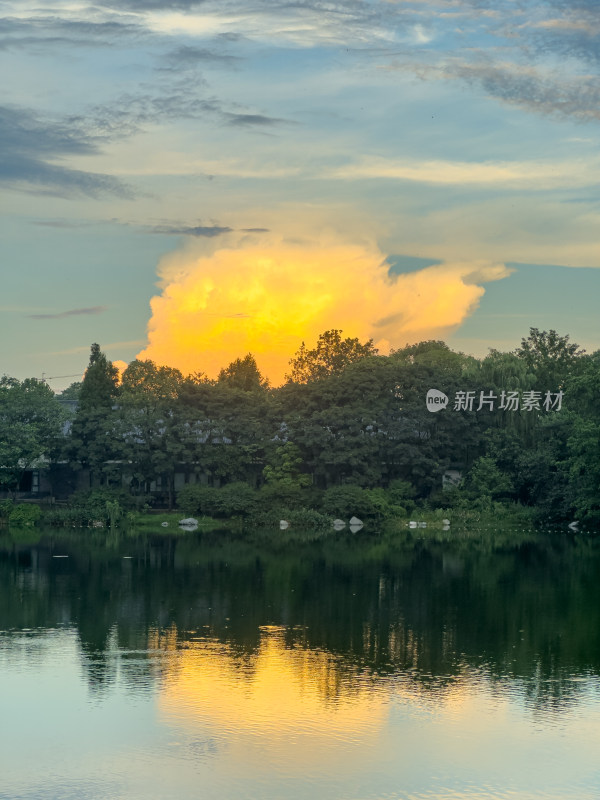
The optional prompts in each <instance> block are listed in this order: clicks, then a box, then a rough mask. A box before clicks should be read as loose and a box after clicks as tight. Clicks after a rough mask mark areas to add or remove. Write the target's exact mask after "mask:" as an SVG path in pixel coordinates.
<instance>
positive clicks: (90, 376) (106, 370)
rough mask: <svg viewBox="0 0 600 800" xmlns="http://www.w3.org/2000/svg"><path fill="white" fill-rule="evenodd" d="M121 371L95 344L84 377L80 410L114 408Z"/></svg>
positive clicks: (80, 393)
mask: <svg viewBox="0 0 600 800" xmlns="http://www.w3.org/2000/svg"><path fill="white" fill-rule="evenodd" d="M118 384H119V370H118V369H117V368H116V367H115V366H114V364H113V363H112V361H109V360H108V359H107V358H106V356H105V355H104V353H103V352H102V351H101V350H100V345H99V344H96V343H94V344H93V345H92V347H91V352H90V363H89V364H88V368H87V369H86V371H85V375H84V376H83V383H82V384H81V389H80V392H79V407H80V408H99V407H101V406H102V407H105V408H110V407H112V405H113V403H114V400H115V397H116V395H117V387H118Z"/></svg>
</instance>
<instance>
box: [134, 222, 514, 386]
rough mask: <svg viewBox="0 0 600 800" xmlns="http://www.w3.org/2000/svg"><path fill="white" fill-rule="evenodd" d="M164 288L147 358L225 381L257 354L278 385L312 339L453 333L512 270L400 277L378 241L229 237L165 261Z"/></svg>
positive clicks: (154, 304)
mask: <svg viewBox="0 0 600 800" xmlns="http://www.w3.org/2000/svg"><path fill="white" fill-rule="evenodd" d="M159 273H160V275H161V278H162V294H161V295H160V296H157V297H154V298H152V301H151V308H152V317H151V319H150V321H149V324H148V346H147V347H146V348H145V349H144V350H143V351H142V352H141V353H139V354H138V356H137V357H138V358H141V359H152V360H153V361H155V362H157V363H158V364H168V365H169V366H172V367H177V368H178V369H180V370H181V371H182V372H184V373H187V372H196V371H201V372H205V373H206V374H207V375H209V376H210V377H215V376H216V375H217V374H218V372H219V370H220V369H221V368H223V367H225V366H227V365H228V364H229V363H230V362H231V361H233V360H234V359H235V358H239V357H243V356H244V355H245V354H246V353H252V354H253V355H254V356H255V357H256V360H257V363H258V366H259V368H260V369H261V371H262V372H263V374H265V375H266V376H267V377H268V378H269V379H270V380H271V382H272V383H273V384H278V383H280V382H282V381H283V379H284V375H285V373H286V372H288V371H289V360H290V358H291V357H292V356H293V355H294V353H295V352H296V351H297V349H298V348H299V347H300V345H301V343H302V341H305V342H306V344H307V345H308V346H311V345H312V344H314V343H315V342H316V340H317V338H318V336H319V334H321V333H323V331H325V330H329V329H331V328H338V329H341V330H342V331H343V332H344V335H345V336H351V337H358V338H359V339H361V341H364V340H366V339H371V338H372V339H373V340H374V342H375V345H376V346H377V347H378V348H379V350H380V352H381V353H383V354H386V353H388V352H389V350H390V348H392V347H403V346H404V345H405V344H407V343H414V342H417V341H421V340H423V339H430V338H436V339H440V338H445V337H446V336H447V335H448V334H450V333H451V332H453V331H454V330H455V329H456V328H457V327H458V326H459V325H460V324H461V323H462V322H463V320H464V319H465V318H466V317H467V316H468V315H469V314H470V313H471V312H472V311H473V309H474V308H475V307H476V306H477V304H478V302H479V299H480V298H481V297H482V295H483V294H484V289H483V287H482V286H481V284H482V283H485V282H487V281H492V280H499V279H501V278H504V277H506V276H507V275H508V274H510V270H509V269H507V268H506V267H505V266H504V265H503V264H491V263H487V262H486V263H472V262H471V263H446V264H441V265H437V266H432V267H427V268H426V269H422V270H419V271H417V272H411V273H409V274H404V275H398V276H390V275H389V274H388V264H387V263H386V257H385V255H384V254H383V253H382V252H381V251H380V250H379V249H378V248H377V246H375V245H374V244H368V243H367V244H365V243H361V244H348V243H341V242H339V241H338V240H335V239H332V238H331V237H330V238H329V239H328V240H327V241H320V242H315V243H306V242H301V241H298V240H295V241H286V240H284V239H281V238H278V237H276V236H273V235H272V234H266V235H264V236H262V237H256V236H255V237H253V238H251V237H245V238H243V239H241V240H235V238H234V237H229V240H228V241H226V244H225V245H224V246H222V247H220V249H219V248H217V247H215V246H214V245H213V249H212V250H211V251H208V252H206V250H204V251H201V250H200V249H199V248H198V246H197V245H191V246H188V247H187V248H185V249H183V250H180V251H177V252H176V253H173V254H171V255H169V256H167V257H165V258H164V259H163V261H162V262H161V264H160V268H159Z"/></svg>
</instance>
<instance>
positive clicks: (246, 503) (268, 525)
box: [0, 482, 533, 532]
mask: <svg viewBox="0 0 600 800" xmlns="http://www.w3.org/2000/svg"><path fill="white" fill-rule="evenodd" d="M280 488H281V491H278V489H277V487H274V486H273V485H270V486H268V487H263V489H261V490H256V489H253V488H252V487H250V486H249V485H248V484H245V483H241V482H236V483H233V484H229V485H227V486H224V487H222V488H213V487H208V486H190V487H187V488H185V489H183V490H182V491H181V492H180V493H179V494H178V510H175V511H167V510H163V511H161V510H155V509H151V508H150V507H149V506H148V505H147V504H144V503H140V502H139V499H136V498H132V497H131V496H130V495H128V494H127V492H125V491H123V490H111V489H95V490H90V491H88V492H81V493H77V494H76V495H74V496H73V497H72V498H71V501H70V502H69V503H68V504H61V505H60V506H39V505H37V504H34V503H30V502H28V503H15V502H13V501H12V500H4V501H1V502H0V524H4V525H8V526H9V527H11V528H23V527H33V526H35V525H43V526H44V527H47V526H51V527H56V528H80V529H99V528H107V529H114V528H118V529H120V530H130V529H134V530H139V531H145V530H147V531H150V530H152V531H158V530H160V528H161V527H162V528H163V529H164V532H167V531H166V529H167V528H170V529H171V531H173V530H177V529H179V528H181V529H182V530H196V529H198V528H199V529H201V530H202V529H204V530H209V529H226V528H229V529H233V530H238V531H243V530H250V529H265V530H281V531H282V532H283V531H287V530H288V529H290V530H293V531H300V530H306V531H310V530H313V531H326V530H331V531H334V530H338V531H341V530H345V529H349V530H354V531H356V530H359V529H361V528H363V527H366V530H367V531H369V530H372V531H380V530H382V529H387V530H394V529H398V530H399V529H403V528H415V529H417V528H425V527H435V528H440V529H445V530H448V529H449V527H450V525H451V524H458V525H478V524H481V523H483V522H486V523H489V522H493V521H504V522H509V523H510V522H515V523H519V524H522V523H524V522H525V523H526V524H531V523H532V521H533V514H532V512H531V509H527V508H524V507H523V506H518V505H514V504H502V503H498V502H493V501H491V500H490V499H489V497H488V498H483V500H482V499H481V498H480V500H479V502H477V503H473V502H472V501H470V500H466V499H465V498H464V497H463V496H462V495H461V493H460V492H459V491H453V492H451V493H449V497H448V499H452V501H453V504H452V505H446V506H439V507H433V506H432V505H431V504H430V503H417V502H415V501H414V500H413V499H411V498H410V497H407V494H409V493H410V487H409V486H408V485H407V484H405V483H404V482H398V483H397V484H396V485H394V486H392V487H390V489H388V490H383V489H364V488H362V487H360V486H352V485H344V486H339V487H334V488H331V489H327V490H325V491H318V490H310V491H307V490H306V488H301V489H299V490H291V489H290V487H289V486H288V487H280Z"/></svg>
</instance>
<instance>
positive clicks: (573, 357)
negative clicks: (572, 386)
mask: <svg viewBox="0 0 600 800" xmlns="http://www.w3.org/2000/svg"><path fill="white" fill-rule="evenodd" d="M584 352H585V350H580V349H579V345H577V344H574V343H570V342H569V337H568V336H559V335H558V333H557V332H556V331H555V330H550V331H540V330H538V328H530V329H529V336H528V337H527V339H522V340H521V347H519V348H517V349H516V350H515V354H516V355H517V356H519V358H522V359H523V361H524V362H525V363H526V364H527V368H528V371H529V372H531V373H532V374H533V375H534V377H535V382H536V385H535V386H532V387H531V388H532V389H537V390H538V391H544V392H545V391H550V392H558V391H559V390H560V389H562V387H563V386H564V383H565V381H566V380H567V378H568V377H570V376H571V375H573V374H574V372H575V369H576V366H577V364H578V362H579V360H580V358H581V356H582V355H583V354H584Z"/></svg>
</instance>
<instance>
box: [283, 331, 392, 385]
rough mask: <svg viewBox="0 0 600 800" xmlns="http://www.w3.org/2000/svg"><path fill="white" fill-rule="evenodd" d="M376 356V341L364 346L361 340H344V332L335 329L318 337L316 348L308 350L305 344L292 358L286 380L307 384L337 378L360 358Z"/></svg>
mask: <svg viewBox="0 0 600 800" xmlns="http://www.w3.org/2000/svg"><path fill="white" fill-rule="evenodd" d="M374 355H377V348H376V347H375V346H374V345H373V340H372V339H369V340H368V341H367V342H363V343H361V342H360V341H359V340H358V339H356V338H354V339H351V338H350V337H347V338H346V339H342V331H341V330H337V329H336V328H332V329H331V330H329V331H325V332H324V333H322V334H321V335H320V336H319V339H318V341H317V345H316V347H314V348H313V349H312V350H309V349H308V348H307V347H306V345H305V343H304V342H302V345H301V346H300V349H299V350H298V352H297V353H296V355H295V356H294V357H293V358H292V359H291V361H290V366H291V371H290V373H289V375H287V376H286V377H287V378H288V379H289V380H291V381H294V382H295V383H308V382H309V381H316V380H320V379H321V378H325V377H327V376H328V375H336V374H339V373H340V372H342V371H343V370H344V368H345V367H347V366H348V364H352V363H354V362H355V361H358V360H360V359H361V358H366V357H367V356H374Z"/></svg>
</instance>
